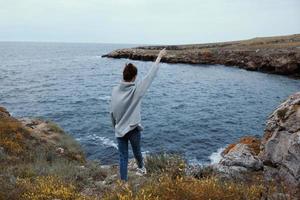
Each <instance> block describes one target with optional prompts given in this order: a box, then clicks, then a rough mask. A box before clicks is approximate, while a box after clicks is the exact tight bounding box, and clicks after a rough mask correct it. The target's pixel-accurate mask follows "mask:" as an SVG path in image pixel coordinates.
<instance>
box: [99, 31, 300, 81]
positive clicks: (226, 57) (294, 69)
mask: <svg viewBox="0 0 300 200" xmlns="http://www.w3.org/2000/svg"><path fill="white" fill-rule="evenodd" d="M162 48H166V49H167V51H168V54H167V55H166V56H165V57H164V58H163V59H162V62H166V63H187V64H221V65H226V66H236V67H239V68H243V69H246V70H250V71H261V72H267V73H274V74H282V75H289V76H293V77H300V34H295V35H287V36H277V37H260V38H253V39H249V40H241V41H233V42H220V43H208V44H191V45H161V46H141V47H136V48H127V49H118V50H115V51H112V52H110V53H108V54H105V55H103V56H102V57H109V58H129V59H132V60H143V61H154V60H155V59H156V56H157V54H158V51H159V50H160V49H162Z"/></svg>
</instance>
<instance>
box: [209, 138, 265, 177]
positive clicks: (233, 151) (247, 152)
mask: <svg viewBox="0 0 300 200" xmlns="http://www.w3.org/2000/svg"><path fill="white" fill-rule="evenodd" d="M259 149H260V139H258V138H256V137H253V136H246V137H243V138H241V139H240V140H239V141H238V142H237V143H234V144H230V145H228V147H227V148H226V149H225V150H224V151H223V152H222V154H221V156H222V158H221V160H220V161H219V163H218V164H217V165H215V166H214V167H215V168H216V169H217V170H218V171H219V172H221V173H223V174H225V175H226V176H229V177H240V178H241V176H242V174H243V173H244V172H246V171H253V172H254V171H260V170H262V169H263V163H262V161H261V160H260V159H259V158H258V153H259Z"/></svg>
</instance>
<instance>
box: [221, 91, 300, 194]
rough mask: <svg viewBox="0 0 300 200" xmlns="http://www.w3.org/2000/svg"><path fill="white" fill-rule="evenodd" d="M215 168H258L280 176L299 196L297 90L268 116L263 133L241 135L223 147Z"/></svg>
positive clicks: (236, 172) (231, 171)
mask: <svg viewBox="0 0 300 200" xmlns="http://www.w3.org/2000/svg"><path fill="white" fill-rule="evenodd" d="M217 169H218V170H220V171H221V172H223V173H225V174H227V175H229V176H235V177H236V176H242V173H245V172H253V171H256V172H257V171H261V172H262V173H264V175H265V178H266V179H275V180H284V182H286V183H287V185H289V187H290V188H293V190H294V191H293V192H294V193H295V195H297V196H298V195H299V197H300V93H296V94H293V95H291V96H290V97H289V98H288V99H287V100H286V101H285V102H283V103H282V104H281V105H279V107H278V108H277V109H276V110H275V111H274V112H273V113H272V114H271V115H270V116H269V118H268V120H267V123H266V129H265V132H264V135H263V137H262V138H261V139H260V138H254V137H245V138H242V139H241V140H240V141H239V142H237V143H236V144H231V145H229V146H228V147H227V149H225V151H224V152H223V155H222V159H221V161H220V163H219V164H218V165H217Z"/></svg>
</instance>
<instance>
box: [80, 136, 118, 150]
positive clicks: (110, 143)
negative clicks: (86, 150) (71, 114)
mask: <svg viewBox="0 0 300 200" xmlns="http://www.w3.org/2000/svg"><path fill="white" fill-rule="evenodd" d="M76 140H77V141H79V142H82V141H91V140H92V141H94V142H95V143H96V144H99V143H101V144H102V145H104V146H108V147H113V148H115V149H118V145H117V143H115V142H114V141H113V140H112V139H110V138H107V137H103V136H99V135H96V134H91V135H88V136H85V137H79V138H76Z"/></svg>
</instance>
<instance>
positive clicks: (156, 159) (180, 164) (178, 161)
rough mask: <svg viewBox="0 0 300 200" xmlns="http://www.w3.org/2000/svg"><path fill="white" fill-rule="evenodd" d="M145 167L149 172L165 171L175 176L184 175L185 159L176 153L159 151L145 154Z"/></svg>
mask: <svg viewBox="0 0 300 200" xmlns="http://www.w3.org/2000/svg"><path fill="white" fill-rule="evenodd" d="M145 167H146V169H147V171H148V173H150V174H160V173H167V174H169V175H171V176H173V177H176V176H181V175H184V169H185V167H186V161H185V160H184V159H183V157H182V156H181V155H178V154H167V153H159V154H154V155H147V156H146V159H145Z"/></svg>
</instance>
